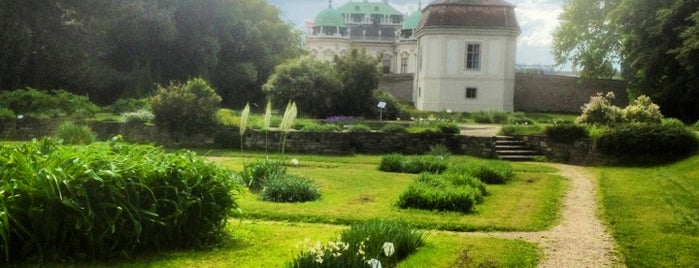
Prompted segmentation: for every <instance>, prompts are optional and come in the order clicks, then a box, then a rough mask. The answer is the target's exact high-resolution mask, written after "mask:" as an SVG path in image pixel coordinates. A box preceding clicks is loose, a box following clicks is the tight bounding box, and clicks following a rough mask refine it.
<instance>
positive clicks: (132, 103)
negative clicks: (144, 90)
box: [106, 98, 150, 114]
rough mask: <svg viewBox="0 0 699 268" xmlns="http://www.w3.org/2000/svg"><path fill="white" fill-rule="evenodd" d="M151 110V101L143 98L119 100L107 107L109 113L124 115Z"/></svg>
mask: <svg viewBox="0 0 699 268" xmlns="http://www.w3.org/2000/svg"><path fill="white" fill-rule="evenodd" d="M149 109H150V99H149V98H141V99H132V98H128V99H118V100H116V101H115V102H114V103H112V105H109V106H108V107H107V109H106V110H107V111H109V112H111V113H113V114H123V113H129V112H134V111H140V110H149Z"/></svg>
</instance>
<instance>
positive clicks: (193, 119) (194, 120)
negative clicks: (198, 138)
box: [151, 78, 221, 132]
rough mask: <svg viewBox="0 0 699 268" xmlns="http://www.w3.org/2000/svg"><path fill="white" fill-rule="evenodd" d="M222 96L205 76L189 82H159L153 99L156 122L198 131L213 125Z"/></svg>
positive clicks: (177, 129) (161, 125)
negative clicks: (163, 83) (164, 83)
mask: <svg viewBox="0 0 699 268" xmlns="http://www.w3.org/2000/svg"><path fill="white" fill-rule="evenodd" d="M220 103H221V97H220V96H218V94H216V91H215V90H214V89H213V88H211V86H209V84H208V83H207V82H206V81H205V80H204V79H201V78H195V79H191V80H189V81H187V83H186V84H184V85H182V84H177V83H171V84H170V85H169V86H167V87H163V86H161V85H158V91H157V93H156V95H155V96H154V97H153V99H152V100H151V108H152V110H153V114H154V115H155V124H156V125H157V126H160V127H162V128H165V129H167V130H170V131H185V132H196V131H201V129H202V128H205V127H208V126H211V125H212V124H214V122H215V117H214V116H215V114H216V111H217V110H218V106H219V104H220Z"/></svg>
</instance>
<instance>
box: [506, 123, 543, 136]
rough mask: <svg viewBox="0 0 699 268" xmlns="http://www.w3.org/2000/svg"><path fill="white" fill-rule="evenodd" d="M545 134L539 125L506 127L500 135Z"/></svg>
mask: <svg viewBox="0 0 699 268" xmlns="http://www.w3.org/2000/svg"><path fill="white" fill-rule="evenodd" d="M543 133H544V129H543V128H542V127H541V126H539V125H505V126H503V127H502V128H501V129H500V131H499V132H498V135H505V136H511V135H541V134H543Z"/></svg>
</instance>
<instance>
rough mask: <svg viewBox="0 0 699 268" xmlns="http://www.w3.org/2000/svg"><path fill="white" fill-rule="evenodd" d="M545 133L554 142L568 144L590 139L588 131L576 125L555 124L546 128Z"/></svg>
mask: <svg viewBox="0 0 699 268" xmlns="http://www.w3.org/2000/svg"><path fill="white" fill-rule="evenodd" d="M544 133H545V134H546V136H547V137H548V138H549V139H550V140H551V141H553V142H559V143H567V144H570V143H573V142H575V141H576V140H579V139H583V138H587V137H589V134H588V133H587V129H586V128H585V127H583V126H581V125H576V124H555V125H552V126H548V127H546V129H544Z"/></svg>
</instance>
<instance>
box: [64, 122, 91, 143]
mask: <svg viewBox="0 0 699 268" xmlns="http://www.w3.org/2000/svg"><path fill="white" fill-rule="evenodd" d="M55 136H56V138H58V139H61V140H63V143H64V144H90V143H93V142H94V141H95V134H94V133H93V132H92V129H90V127H88V126H85V125H78V124H75V123H73V122H70V121H68V122H64V123H62V124H60V125H59V126H58V130H56V134H55Z"/></svg>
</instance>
